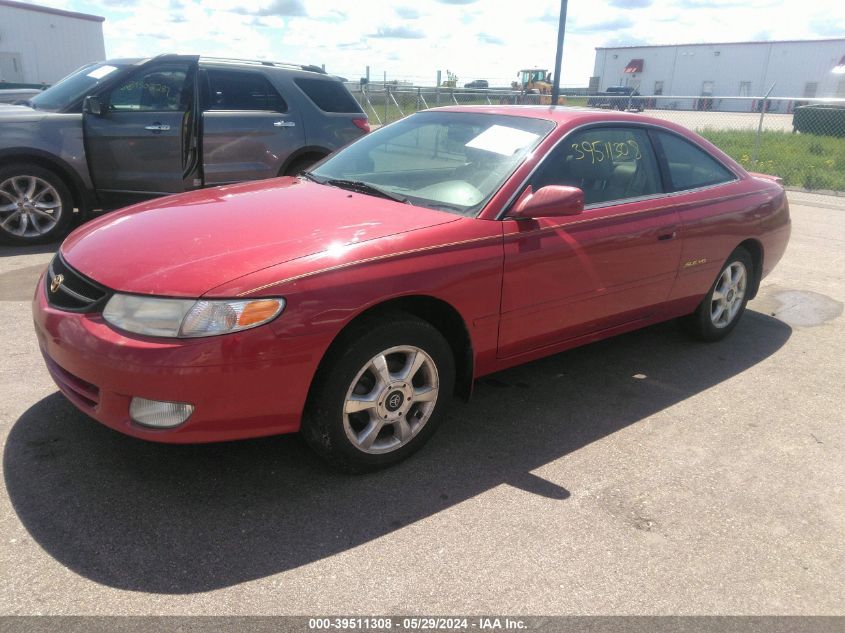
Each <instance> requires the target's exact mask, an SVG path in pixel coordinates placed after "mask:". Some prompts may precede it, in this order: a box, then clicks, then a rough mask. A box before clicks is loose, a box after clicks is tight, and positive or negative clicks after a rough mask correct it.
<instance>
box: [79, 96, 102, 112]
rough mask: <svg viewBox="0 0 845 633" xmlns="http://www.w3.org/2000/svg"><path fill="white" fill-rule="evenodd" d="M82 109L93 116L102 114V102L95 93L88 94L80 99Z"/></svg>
mask: <svg viewBox="0 0 845 633" xmlns="http://www.w3.org/2000/svg"><path fill="white" fill-rule="evenodd" d="M82 111H83V112H86V113H88V114H93V115H94V116H103V102H102V101H100V97H98V96H97V95H88V96H87V97H85V99H84V100H83V101H82Z"/></svg>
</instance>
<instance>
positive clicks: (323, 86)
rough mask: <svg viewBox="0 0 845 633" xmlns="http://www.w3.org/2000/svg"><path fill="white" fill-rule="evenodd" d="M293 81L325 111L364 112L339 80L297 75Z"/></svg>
mask: <svg viewBox="0 0 845 633" xmlns="http://www.w3.org/2000/svg"><path fill="white" fill-rule="evenodd" d="M293 81H294V83H295V84H296V85H297V86H299V88H300V90H302V92H304V93H305V95H306V96H307V97H308V98H309V99H311V101H313V102H314V104H315V105H316V106H317V107H318V108H320V109H321V110H323V111H324V112H363V110H362V109H361V106H359V105H358V102H357V101H355V98H354V97H353V96H352V95H351V94H349V91H348V90H347V89H346V88H345V87H344V85H343V84H342V83H340V82H339V81H331V80H327V79H310V78H307V77H297V78H295V79H294V80H293Z"/></svg>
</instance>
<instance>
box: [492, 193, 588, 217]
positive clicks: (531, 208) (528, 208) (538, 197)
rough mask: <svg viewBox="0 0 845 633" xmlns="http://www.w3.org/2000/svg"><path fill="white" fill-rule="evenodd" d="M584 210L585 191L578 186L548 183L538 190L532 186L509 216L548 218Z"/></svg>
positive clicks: (576, 213) (517, 202) (574, 213)
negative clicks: (534, 189) (532, 188)
mask: <svg viewBox="0 0 845 633" xmlns="http://www.w3.org/2000/svg"><path fill="white" fill-rule="evenodd" d="M583 210H584V192H583V191H581V190H580V189H578V188H577V187H564V186H562V185H548V186H546V187H541V188H540V189H538V190H537V191H532V190H531V188H528V189H526V191H525V193H524V194H522V196H520V198H519V200H517V201H516V204H515V205H514V208H513V209H512V210H511V212H510V213H508V217H511V218H516V219H524V218H548V217H555V216H560V215H578V214H579V213H581V212H582V211H583Z"/></svg>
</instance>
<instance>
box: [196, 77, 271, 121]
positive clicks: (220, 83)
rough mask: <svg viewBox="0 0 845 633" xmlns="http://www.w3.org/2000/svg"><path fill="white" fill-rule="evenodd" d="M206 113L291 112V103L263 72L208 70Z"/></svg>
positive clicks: (205, 100)
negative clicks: (222, 111)
mask: <svg viewBox="0 0 845 633" xmlns="http://www.w3.org/2000/svg"><path fill="white" fill-rule="evenodd" d="M207 72H208V93H207V94H205V95H203V96H204V97H205V98H204V99H203V101H204V102H205V109H206V110H263V111H267V110H269V111H272V112H287V109H288V104H287V103H285V100H284V99H282V96H281V95H280V94H279V93H278V92H277V91H276V89H275V88H274V87H273V85H272V84H271V83H270V82H269V81H268V80H267V78H266V77H265V76H264V75H262V74H261V73H254V72H242V71H237V70H211V69H210V70H208V71H207Z"/></svg>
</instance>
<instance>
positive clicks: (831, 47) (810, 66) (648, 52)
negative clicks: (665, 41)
mask: <svg viewBox="0 0 845 633" xmlns="http://www.w3.org/2000/svg"><path fill="white" fill-rule="evenodd" d="M593 74H594V77H593V79H592V81H591V86H594V87H596V88H598V90H599V91H604V90H606V89H607V88H608V87H609V86H620V85H622V86H635V87H637V89H638V90H639V92H640V94H642V95H675V96H695V97H699V96H700V97H711V96H713V97H759V96H762V95H764V94H765V93H766V91H767V90H768V89H769V88H770V87H771V85H772V84H774V90H773V91H772V96H773V97H792V98H802V97H803V98H812V97H845V39H825V40H792V41H780V42H727V43H713V44H677V45H665V46H623V47H618V48H596V64H595V70H594V72H593Z"/></svg>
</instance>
